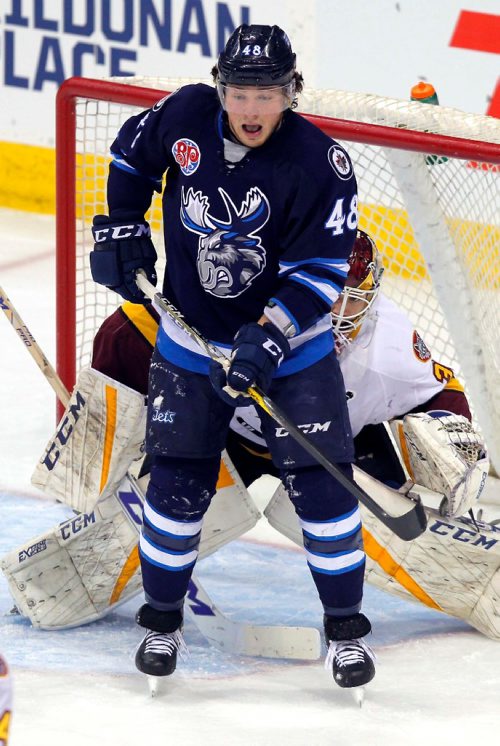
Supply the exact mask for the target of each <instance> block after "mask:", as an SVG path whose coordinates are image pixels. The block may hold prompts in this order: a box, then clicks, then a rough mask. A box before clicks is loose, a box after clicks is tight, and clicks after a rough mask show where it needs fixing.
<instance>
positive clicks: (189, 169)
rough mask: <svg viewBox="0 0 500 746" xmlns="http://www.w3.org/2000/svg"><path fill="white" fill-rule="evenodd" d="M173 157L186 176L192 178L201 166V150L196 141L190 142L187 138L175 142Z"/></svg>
mask: <svg viewBox="0 0 500 746" xmlns="http://www.w3.org/2000/svg"><path fill="white" fill-rule="evenodd" d="M172 155H173V156H174V158H175V162H176V163H178V164H179V166H180V168H181V171H182V173H183V174H184V176H192V175H193V174H194V172H195V171H196V169H197V168H198V166H199V165H200V158H201V154H200V149H199V147H198V145H197V144H196V143H195V141H194V140H189V139H188V138H187V137H184V138H182V139H181V140H176V141H175V142H174V144H173V145H172Z"/></svg>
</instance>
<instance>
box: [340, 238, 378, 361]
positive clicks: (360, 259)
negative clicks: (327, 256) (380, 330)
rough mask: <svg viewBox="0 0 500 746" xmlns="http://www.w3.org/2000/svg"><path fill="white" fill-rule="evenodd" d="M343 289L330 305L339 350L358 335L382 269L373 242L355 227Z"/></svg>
mask: <svg viewBox="0 0 500 746" xmlns="http://www.w3.org/2000/svg"><path fill="white" fill-rule="evenodd" d="M347 261H348V264H349V273H348V275H347V279H346V283H345V286H344V290H343V291H342V293H341V294H340V296H339V298H338V299H337V300H336V301H335V303H334V304H333V307H332V320H333V333H334V335H335V340H336V349H337V352H339V351H340V350H341V349H342V348H343V347H344V345H345V344H348V343H350V342H352V341H353V339H355V338H356V336H357V335H358V333H359V331H360V329H361V325H362V323H363V321H364V319H365V318H366V316H367V314H368V312H369V310H370V308H371V306H372V305H373V303H374V301H375V298H376V297H377V295H378V292H379V289H380V280H381V278H382V273H383V271H384V269H383V267H382V262H381V260H380V255H379V252H378V250H377V247H376V246H375V243H374V241H373V240H372V239H371V238H370V236H369V235H368V234H367V233H365V232H364V231H361V230H358V231H357V233H356V240H355V242H354V246H353V249H352V251H351V255H350V256H349V259H348V260H347Z"/></svg>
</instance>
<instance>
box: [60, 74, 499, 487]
mask: <svg viewBox="0 0 500 746" xmlns="http://www.w3.org/2000/svg"><path fill="white" fill-rule="evenodd" d="M186 82H190V81H187V80H180V79H164V78H120V79H109V80H91V79H87V78H71V79H69V80H68V81H66V82H65V83H64V84H63V85H62V86H61V88H60V90H59V92H58V97H57V107H56V108H57V121H56V146H57V147H56V158H57V342H58V349H57V367H58V372H59V374H60V375H61V377H62V379H63V381H64V382H65V384H66V385H67V386H68V387H69V388H71V387H72V386H73V384H74V381H75V375H76V372H77V371H78V370H79V369H80V367H82V366H84V365H88V364H89V363H90V358H91V351H92V341H93V338H94V335H95V332H96V331H97V329H98V328H99V326H100V324H101V323H102V321H103V320H104V319H105V318H106V317H107V316H108V315H109V314H110V313H111V312H112V311H113V310H114V309H115V308H116V307H117V306H118V305H119V304H120V298H119V297H118V296H117V295H116V294H114V293H113V292H111V291H109V290H106V289H105V288H103V287H101V286H99V285H96V284H95V283H94V282H93V280H92V277H91V275H90V268H89V258H88V256H89V252H90V250H91V248H92V235H91V231H90V225H91V222H92V218H93V216H94V215H95V214H97V213H103V212H106V179H107V172H108V164H109V147H110V145H111V143H112V142H113V140H114V138H115V136H116V133H117V131H118V129H119V127H120V125H121V124H122V123H123V122H124V121H125V120H126V119H127V118H128V117H129V116H131V115H132V114H134V113H137V112H138V111H140V110H141V109H145V108H148V107H150V106H152V105H153V103H155V102H156V101H157V100H158V99H160V98H162V96H163V95H165V92H168V91H173V90H175V89H176V88H177V87H179V85H181V84H182V83H186ZM205 82H207V81H205ZM299 111H300V112H301V113H303V114H304V116H306V117H308V118H310V119H312V121H314V122H315V123H316V124H317V125H318V126H320V127H321V129H323V130H324V131H325V132H326V133H327V134H328V135H330V136H331V137H333V138H335V139H336V140H338V141H339V142H341V143H342V144H343V145H344V146H345V147H346V149H347V150H348V152H349V154H350V155H351V158H352V160H353V163H354V167H355V172H356V177H357V181H358V189H359V200H360V227H361V228H362V229H363V230H365V231H367V232H368V233H369V234H370V235H371V236H372V237H373V238H374V240H375V242H376V244H377V246H378V248H379V250H380V252H381V254H382V258H383V263H384V266H385V273H384V279H383V284H382V287H383V291H384V292H385V293H386V294H387V295H388V296H390V297H391V298H392V299H393V300H395V301H396V302H397V303H398V304H399V305H400V306H401V307H402V308H404V309H405V310H406V312H407V313H408V315H409V316H410V317H411V319H412V321H413V323H414V324H415V327H416V329H417V330H418V332H419V333H420V335H421V336H422V337H423V339H424V340H425V342H426V343H427V345H428V346H429V347H430V348H431V351H432V355H433V358H434V360H436V361H438V362H440V363H442V364H443V365H444V366H448V367H451V368H452V369H453V371H454V372H455V375H456V376H457V377H459V378H460V379H461V381H462V382H463V383H464V384H465V387H466V392H467V395H468V397H469V400H470V402H471V406H472V409H473V413H474V418H475V420H476V422H477V424H478V425H479V427H480V429H481V430H482V432H483V435H484V437H485V439H486V443H487V445H488V448H489V451H490V456H491V458H492V462H493V464H494V466H495V469H496V471H497V473H500V188H499V186H500V120H497V119H494V118H492V117H486V116H481V115H473V114H467V113H464V112H461V111H458V110H456V109H450V108H446V107H440V106H432V105H429V104H424V103H418V102H406V101H399V100H396V99H388V98H382V97H379V96H374V95H365V94H357V93H349V92H345V91H334V90H312V89H306V90H305V91H304V93H303V94H302V96H301V97H300V108H299ZM311 168H312V169H314V163H311ZM148 220H149V222H150V224H151V228H152V232H153V242H154V244H155V246H156V248H157V251H158V254H159V256H160V257H161V258H160V262H159V276H161V271H162V266H163V264H164V259H165V258H164V250H163V237H162V230H161V200H160V197H159V196H158V195H155V198H154V201H153V204H152V207H151V210H150V213H149V214H148Z"/></svg>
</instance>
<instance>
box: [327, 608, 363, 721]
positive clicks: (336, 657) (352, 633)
mask: <svg viewBox="0 0 500 746" xmlns="http://www.w3.org/2000/svg"><path fill="white" fill-rule="evenodd" d="M324 625H325V637H326V642H327V644H328V652H327V656H326V660H325V668H326V669H327V670H328V671H331V672H332V675H333V679H334V681H335V682H336V683H337V684H338V685H339V686H340V687H342V688H343V689H351V690H352V695H353V697H354V701H355V702H356V704H358V705H359V706H360V707H361V706H362V704H363V701H364V695H365V689H364V687H365V685H366V684H368V683H369V682H370V681H371V680H372V679H373V677H374V676H375V654H374V653H373V651H372V650H371V648H370V647H369V645H367V643H366V642H365V641H364V640H363V639H362V638H363V637H364V636H365V635H366V634H368V633H369V632H371V624H370V622H369V621H368V619H367V618H366V617H365V616H364V614H355V615H354V616H350V617H346V618H345V619H341V618H338V617H336V618H334V617H328V616H325V619H324Z"/></svg>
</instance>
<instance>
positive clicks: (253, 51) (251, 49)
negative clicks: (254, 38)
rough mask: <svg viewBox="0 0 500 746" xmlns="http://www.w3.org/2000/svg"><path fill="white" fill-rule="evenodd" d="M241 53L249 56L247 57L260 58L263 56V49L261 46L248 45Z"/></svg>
mask: <svg viewBox="0 0 500 746" xmlns="http://www.w3.org/2000/svg"><path fill="white" fill-rule="evenodd" d="M241 53H242V54H245V55H247V57H248V56H249V55H252V57H260V55H261V54H262V47H261V46H260V44H247V45H246V46H245V47H243V49H242V52H241Z"/></svg>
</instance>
